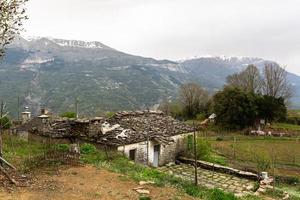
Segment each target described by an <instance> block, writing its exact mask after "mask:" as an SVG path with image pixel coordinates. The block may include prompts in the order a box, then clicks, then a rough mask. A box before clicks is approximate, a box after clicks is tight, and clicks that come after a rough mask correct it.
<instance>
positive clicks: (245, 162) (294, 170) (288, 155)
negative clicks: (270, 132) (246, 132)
mask: <svg viewBox="0 0 300 200" xmlns="http://www.w3.org/2000/svg"><path fill="white" fill-rule="evenodd" d="M207 139H208V140H210V142H211V143H212V147H213V149H214V150H215V151H216V152H219V153H220V154H222V155H223V156H225V157H226V161H227V163H228V165H233V167H235V165H236V162H239V165H238V167H242V168H243V167H247V168H249V167H251V168H252V169H254V170H258V169H257V167H258V165H257V164H259V163H258V161H259V160H261V159H259V158H261V157H264V158H266V159H264V160H265V161H268V162H269V163H270V165H271V167H272V160H274V159H275V161H276V163H275V169H276V171H275V172H276V174H277V175H280V176H296V177H298V178H299V177H300V154H299V152H300V141H298V140H297V139H296V138H274V137H250V136H242V135H239V136H236V143H235V142H234V139H233V137H231V136H230V137H226V136H225V137H223V139H222V140H216V137H208V138H207ZM241 165H242V166H241ZM269 172H271V173H272V170H269Z"/></svg>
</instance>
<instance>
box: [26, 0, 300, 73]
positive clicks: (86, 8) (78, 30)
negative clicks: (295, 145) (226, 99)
mask: <svg viewBox="0 0 300 200" xmlns="http://www.w3.org/2000/svg"><path fill="white" fill-rule="evenodd" d="M27 7H28V15H29V17H30V20H28V21H27V22H26V26H25V28H26V30H27V32H26V35H33V36H52V37H57V38H63V39H81V40H93V41H100V42H102V43H104V44H106V45H108V46H111V47H113V48H115V49H118V50H121V51H124V52H126V53H131V54H136V55H141V56H147V57H154V58H158V59H172V60H178V59H183V58H187V57H193V56H203V55H213V56H217V55H225V56H254V57H262V58H265V59H270V60H274V61H277V62H279V63H280V64H282V65H286V66H287V69H288V70H289V71H292V72H295V73H297V74H299V75H300V1H299V0H30V1H29V3H28V4H27Z"/></svg>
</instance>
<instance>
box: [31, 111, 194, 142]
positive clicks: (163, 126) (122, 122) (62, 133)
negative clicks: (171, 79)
mask: <svg viewBox="0 0 300 200" xmlns="http://www.w3.org/2000/svg"><path fill="white" fill-rule="evenodd" d="M26 126H27V127H28V131H29V132H31V133H34V134H37V135H41V136H47V137H52V138H70V139H72V138H78V139H82V140H86V141H90V142H95V143H99V144H106V145H110V146H120V145H126V144H133V143H138V142H142V141H147V140H156V141H158V142H161V143H163V144H169V143H171V142H173V140H172V138H171V137H170V136H175V135H179V134H184V133H190V132H192V131H193V128H192V127H190V126H188V125H186V124H184V123H182V122H179V121H177V120H175V119H174V118H172V117H170V116H166V115H164V113H162V112H154V111H135V112H133V111H130V112H119V113H116V114H115V115H114V116H113V117H111V118H94V119H89V120H88V119H56V120H53V121H47V122H43V121H40V123H39V124H38V125H36V122H35V124H32V125H31V126H29V125H26Z"/></svg>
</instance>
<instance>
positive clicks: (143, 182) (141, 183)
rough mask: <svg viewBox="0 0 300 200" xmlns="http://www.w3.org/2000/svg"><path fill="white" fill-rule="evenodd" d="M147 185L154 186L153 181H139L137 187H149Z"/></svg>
mask: <svg viewBox="0 0 300 200" xmlns="http://www.w3.org/2000/svg"><path fill="white" fill-rule="evenodd" d="M149 184H154V182H153V181H140V182H139V185H149Z"/></svg>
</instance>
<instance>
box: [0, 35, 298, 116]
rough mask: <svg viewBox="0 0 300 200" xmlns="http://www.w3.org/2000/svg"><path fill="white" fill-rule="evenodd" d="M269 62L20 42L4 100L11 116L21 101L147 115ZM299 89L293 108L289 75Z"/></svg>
mask: <svg viewBox="0 0 300 200" xmlns="http://www.w3.org/2000/svg"><path fill="white" fill-rule="evenodd" d="M266 62H273V61H267V60H264V59H261V58H250V57H224V56H221V57H199V58H192V59H186V60H180V61H170V60H156V59H153V58H145V57H141V56H135V55H130V54H127V53H124V52H120V51H118V50H116V49H113V48H111V47H108V46H106V45H104V44H102V43H100V42H84V41H78V40H63V39H55V38H43V37H40V38H28V39H24V38H21V37H20V38H18V39H16V40H15V42H14V43H13V44H12V45H10V46H9V47H8V48H7V52H6V56H5V57H4V59H3V60H2V61H1V62H0V94H1V99H3V100H5V101H6V102H7V109H8V110H9V111H10V113H11V115H13V116H16V115H17V114H16V113H17V97H18V96H19V97H20V99H21V105H22V107H24V106H28V107H29V108H30V110H31V111H32V112H33V114H37V113H38V112H39V110H40V108H41V107H46V108H49V109H50V110H52V111H53V112H55V113H61V112H64V111H74V110H75V99H77V101H78V107H79V112H80V113H84V114H86V115H88V114H90V115H95V114H98V113H100V112H103V111H117V110H133V109H143V108H147V107H151V106H154V105H157V104H158V103H159V102H160V101H161V100H162V99H164V98H169V99H174V98H176V95H177V92H178V88H179V87H180V85H182V84H183V83H186V82H197V83H199V84H201V85H202V86H203V87H205V88H206V89H208V90H209V91H211V92H212V93H213V92H215V91H217V90H219V89H221V88H222V87H223V85H224V83H225V80H226V77H227V76H228V75H231V74H233V73H236V72H238V71H241V70H243V69H245V68H246V67H247V65H249V64H254V65H256V66H258V67H259V68H262V67H263V66H264V64H265V63H266ZM288 78H289V80H290V82H291V83H292V84H293V86H294V88H295V95H294V97H293V99H292V106H293V107H297V106H300V104H299V102H300V101H299V100H300V77H299V76H297V75H295V74H292V73H288Z"/></svg>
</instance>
